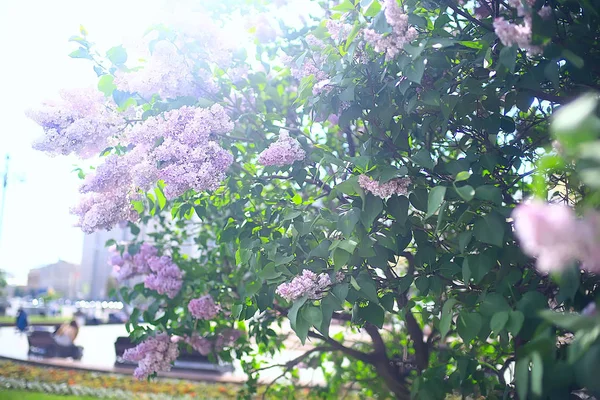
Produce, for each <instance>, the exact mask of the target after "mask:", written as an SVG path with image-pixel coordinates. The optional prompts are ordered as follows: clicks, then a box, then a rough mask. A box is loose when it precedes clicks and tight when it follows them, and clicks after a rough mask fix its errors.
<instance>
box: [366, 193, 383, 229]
mask: <svg viewBox="0 0 600 400" xmlns="http://www.w3.org/2000/svg"><path fill="white" fill-rule="evenodd" d="M382 211H383V200H382V199H381V198H379V197H376V196H373V195H372V194H368V195H367V196H366V198H365V202H364V205H363V211H362V212H361V214H360V219H361V222H362V224H363V225H364V227H365V228H366V229H367V231H370V230H371V227H372V225H373V222H374V221H375V218H377V216H378V215H379V214H380V213H381V212H382Z"/></svg>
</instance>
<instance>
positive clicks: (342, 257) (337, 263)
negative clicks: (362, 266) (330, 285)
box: [332, 248, 351, 271]
mask: <svg viewBox="0 0 600 400" xmlns="http://www.w3.org/2000/svg"><path fill="white" fill-rule="evenodd" d="M350 255H351V254H350V253H348V252H347V251H346V250H343V249H341V248H337V249H335V250H333V255H332V258H333V266H334V267H335V270H336V271H339V270H340V269H341V268H342V267H343V266H345V265H346V264H348V261H349V260H350Z"/></svg>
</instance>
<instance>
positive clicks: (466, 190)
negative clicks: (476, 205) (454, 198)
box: [454, 185, 475, 201]
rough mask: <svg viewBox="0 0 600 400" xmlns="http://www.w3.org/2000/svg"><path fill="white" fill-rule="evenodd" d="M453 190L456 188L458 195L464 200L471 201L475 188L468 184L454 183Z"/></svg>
mask: <svg viewBox="0 0 600 400" xmlns="http://www.w3.org/2000/svg"><path fill="white" fill-rule="evenodd" d="M454 190H456V193H458V195H459V196H460V197H461V198H462V199H463V200H464V201H471V200H473V197H474V196H475V189H473V187H472V186H470V185H465V186H461V187H456V185H454Z"/></svg>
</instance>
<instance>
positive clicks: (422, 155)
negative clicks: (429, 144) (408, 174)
mask: <svg viewBox="0 0 600 400" xmlns="http://www.w3.org/2000/svg"><path fill="white" fill-rule="evenodd" d="M412 161H413V162H414V163H415V164H417V165H418V166H420V167H423V168H427V169H433V167H434V163H433V159H432V158H431V154H430V153H429V152H428V151H427V150H426V149H421V150H419V151H418V152H417V153H416V154H415V155H414V156H412Z"/></svg>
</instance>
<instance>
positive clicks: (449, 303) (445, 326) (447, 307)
mask: <svg viewBox="0 0 600 400" xmlns="http://www.w3.org/2000/svg"><path fill="white" fill-rule="evenodd" d="M456 303H457V301H456V299H448V300H446V302H445V303H444V306H443V307H442V317H441V318H440V334H441V335H442V340H444V338H445V337H446V335H447V334H448V332H450V326H451V325H452V307H454V305H455V304H456Z"/></svg>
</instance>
